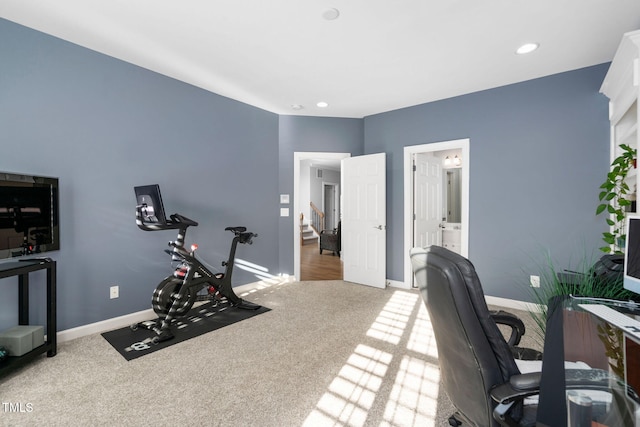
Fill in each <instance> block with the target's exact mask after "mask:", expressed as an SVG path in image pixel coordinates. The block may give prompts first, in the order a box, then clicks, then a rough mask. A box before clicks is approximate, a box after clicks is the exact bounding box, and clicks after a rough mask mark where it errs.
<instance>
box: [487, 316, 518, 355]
mask: <svg viewBox="0 0 640 427" xmlns="http://www.w3.org/2000/svg"><path fill="white" fill-rule="evenodd" d="M489 314H490V315H491V317H492V318H493V320H494V322H496V323H497V324H499V325H505V326H510V327H511V336H510V337H509V340H508V341H507V342H508V344H509V347H514V346H516V345H518V344H519V343H520V338H522V336H523V335H524V333H525V327H524V322H522V320H520V318H519V317H518V316H516V315H515V314H512V313H508V312H506V311H503V310H492V311H489Z"/></svg>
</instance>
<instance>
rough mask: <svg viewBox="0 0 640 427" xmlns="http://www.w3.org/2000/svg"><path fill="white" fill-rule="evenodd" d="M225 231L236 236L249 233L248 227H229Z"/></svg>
mask: <svg viewBox="0 0 640 427" xmlns="http://www.w3.org/2000/svg"><path fill="white" fill-rule="evenodd" d="M225 231H233V233H234V234H239V233H244V232H245V231H247V227H227V228H225Z"/></svg>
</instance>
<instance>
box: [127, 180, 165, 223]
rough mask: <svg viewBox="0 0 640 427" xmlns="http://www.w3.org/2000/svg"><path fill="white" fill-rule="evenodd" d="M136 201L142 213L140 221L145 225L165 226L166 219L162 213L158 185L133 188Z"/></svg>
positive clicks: (162, 208)
mask: <svg viewBox="0 0 640 427" xmlns="http://www.w3.org/2000/svg"><path fill="white" fill-rule="evenodd" d="M134 191H135V193H136V201H137V204H138V206H142V208H141V209H140V211H141V213H142V220H143V221H144V222H147V223H154V224H165V223H166V222H167V217H166V216H165V213H164V205H163V204H162V196H161V195H160V186H159V185H158V184H153V185H142V186H139V187H134Z"/></svg>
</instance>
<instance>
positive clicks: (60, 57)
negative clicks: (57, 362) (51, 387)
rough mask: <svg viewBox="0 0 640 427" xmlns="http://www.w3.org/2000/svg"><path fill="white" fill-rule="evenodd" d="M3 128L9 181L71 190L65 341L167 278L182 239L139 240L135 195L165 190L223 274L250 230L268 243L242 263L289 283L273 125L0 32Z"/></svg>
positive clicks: (61, 303)
mask: <svg viewBox="0 0 640 427" xmlns="http://www.w3.org/2000/svg"><path fill="white" fill-rule="evenodd" d="M0 129H1V131H0V145H1V146H2V154H1V156H0V170H2V171H12V172H19V173H26V174H40V175H47V176H55V177H58V178H59V179H60V206H61V210H60V222H61V225H60V230H61V236H60V240H61V249H60V251H58V252H56V253H52V254H51V256H52V257H53V258H54V259H56V260H57V261H58V325H59V330H64V329H68V328H71V327H76V326H79V325H84V324H88V323H92V322H95V321H100V320H104V319H108V318H112V317H116V316H119V315H123V314H127V313H132V312H136V311H140V310H144V309H147V308H150V307H151V295H152V292H153V289H154V288H155V286H156V285H157V284H158V282H159V281H160V280H161V279H162V278H163V277H165V276H167V275H168V274H170V272H171V268H170V262H169V257H168V255H166V254H165V253H164V252H163V251H164V249H166V248H167V242H169V241H170V240H174V239H175V237H176V235H175V233H174V232H173V231H156V232H144V231H142V230H140V229H138V228H137V227H136V225H135V203H136V200H135V197H134V192H133V187H134V186H136V185H145V184H153V183H158V184H160V188H161V190H162V194H163V198H164V204H165V208H166V211H167V214H172V213H175V212H178V213H181V214H183V215H185V216H187V217H190V218H192V219H194V220H196V221H198V222H199V223H200V225H199V226H198V227H195V228H193V229H190V230H189V232H188V234H187V241H188V242H197V243H198V244H199V245H200V249H199V251H198V252H199V253H200V255H201V257H202V258H203V259H205V260H206V261H208V262H209V263H211V264H212V265H213V266H215V267H218V268H219V269H221V265H220V262H221V261H222V260H224V259H226V258H227V256H228V250H229V245H230V243H231V238H232V236H233V235H232V234H231V233H230V232H227V231H224V228H225V227H226V226H238V225H244V226H247V227H248V228H249V229H250V230H253V231H255V232H257V233H258V234H259V237H258V238H256V239H255V241H254V244H253V245H251V246H249V245H239V246H238V252H237V258H241V259H244V260H247V261H249V262H251V263H253V264H257V265H258V266H260V267H261V268H263V269H265V270H266V271H267V272H268V273H269V274H278V267H279V265H278V264H279V259H278V251H277V248H276V243H275V242H277V241H278V219H279V218H278V216H277V212H278V209H279V201H278V199H277V194H278V170H277V168H276V165H277V164H278V116H277V115H276V114H273V113H270V112H266V111H264V110H261V109H258V108H255V107H251V106H248V105H246V104H243V103H240V102H237V101H233V100H230V99H228V98H224V97H221V96H219V95H216V94H213V93H210V92H207V91H204V90H202V89H199V88H196V87H193V86H191V85H188V84H185V83H182V82H179V81H177V80H174V79H171V78H169V77H165V76H162V75H160V74H156V73H153V72H151V71H148V70H146V69H143V68H140V67H137V66H134V65H131V64H128V63H125V62H122V61H119V60H116V59H114V58H111V57H108V56H105V55H102V54H99V53H96V52H93V51H91V50H87V49H84V48H81V47H79V46H77V45H74V44H71V43H68V42H64V41H62V40H59V39H57V38H54V37H50V36H47V35H45V34H42V33H39V32H37V31H33V30H30V29H27V28H25V27H22V26H19V25H15V24H13V23H10V22H8V21H4V20H0ZM233 278H234V280H233V283H234V285H238V284H244V283H250V282H255V281H257V280H258V278H257V277H256V276H255V275H254V274H252V273H250V272H247V271H244V270H241V269H236V270H235V273H234V276H233ZM14 282H16V281H15V279H13V282H12V281H11V280H10V279H5V280H3V281H0V292H1V294H0V295H1V296H0V329H2V328H3V326H7V327H8V326H13V325H14V324H16V323H17V321H16V319H17V314H16V313H17V307H16V306H17V285H16V286H13V285H12V283H14ZM16 283H17V282H16ZM37 283H38V278H37V277H34V291H33V295H32V297H33V298H32V299H33V304H34V306H38V305H40V304H42V301H40V296H42V295H43V293H44V292H43V291H42V290H41V291H38V288H37V286H38V285H37ZM111 285H119V286H120V298H118V299H114V300H110V299H109V287H110V286H111ZM41 289H42V288H41ZM38 313H39V310H34V316H33V319H32V321H33V322H41V323H43V322H44V316H41V317H40V318H38V316H39V314H38Z"/></svg>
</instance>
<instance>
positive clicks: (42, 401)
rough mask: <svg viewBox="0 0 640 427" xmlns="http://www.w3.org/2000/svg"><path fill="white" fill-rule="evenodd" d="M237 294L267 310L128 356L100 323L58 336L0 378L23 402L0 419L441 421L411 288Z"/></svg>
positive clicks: (431, 360)
mask: <svg viewBox="0 0 640 427" xmlns="http://www.w3.org/2000/svg"><path fill="white" fill-rule="evenodd" d="M243 298H246V299H248V300H250V301H252V302H256V303H258V304H262V305H265V306H267V307H269V308H271V309H272V310H271V311H270V312H268V313H265V314H262V315H260V316H257V317H255V318H251V319H248V320H244V321H242V322H239V323H236V324H233V325H231V326H227V327H225V328H222V329H219V330H217V331H214V332H211V333H208V334H205V335H203V336H200V337H197V338H194V339H191V340H189V341H186V342H183V343H180V344H176V345H174V346H172V347H169V348H167V349H163V350H161V351H158V352H155V353H152V354H150V355H147V356H144V357H141V358H139V359H135V360H133V361H130V362H127V361H125V360H124V359H123V358H122V356H120V354H118V353H117V352H116V351H115V350H114V349H113V348H112V347H111V346H110V345H109V344H108V343H107V342H106V341H105V340H104V339H103V338H102V336H100V335H99V334H95V335H91V336H87V337H83V338H79V339H76V340H73V341H69V342H66V343H62V344H61V345H60V346H59V349H58V354H57V356H56V357H53V358H46V357H43V358H41V359H38V360H37V361H36V362H34V363H32V364H29V365H27V366H25V367H24V368H22V369H21V370H19V371H16V372H14V373H11V374H10V375H9V376H7V377H4V378H2V379H0V401H1V402H3V403H6V402H8V403H12V404H14V408H15V404H16V403H19V404H22V408H23V409H24V411H22V412H18V413H15V412H10V411H6V410H3V407H0V425H2V426H36V425H43V426H44V425H47V426H124V425H128V426H152V425H153V426H160V425H194V426H195V425H198V426H274V427H275V426H278V427H281V426H423V427H428V426H438V427H439V426H446V425H448V424H447V421H446V420H447V418H448V417H449V415H450V414H451V413H452V411H453V409H452V408H451V405H450V403H449V401H448V399H447V397H446V394H445V393H444V391H443V390H442V389H441V388H440V385H439V371H438V365H437V353H436V346H435V341H434V339H433V336H432V332H431V328H430V323H429V320H428V316H427V313H426V310H425V309H424V304H423V303H422V301H421V300H420V297H419V294H418V292H417V291H406V290H398V289H394V288H389V289H386V290H379V289H373V288H369V287H366V286H362V285H355V284H351V283H347V282H343V281H317V282H289V283H273V284H266V283H265V284H264V286H262V287H261V289H257V290H255V291H253V292H252V293H250V294H249V295H244V296H243ZM510 311H511V310H510ZM524 316H525V318H524V319H523V320H525V321H529V320H530V319H529V317H528V316H527V315H526V314H525V315H524ZM526 344H527V342H525V345H526Z"/></svg>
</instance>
